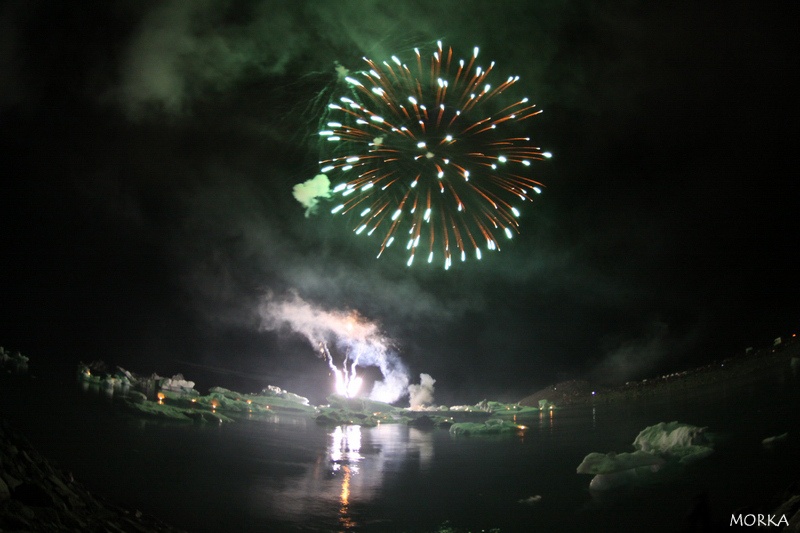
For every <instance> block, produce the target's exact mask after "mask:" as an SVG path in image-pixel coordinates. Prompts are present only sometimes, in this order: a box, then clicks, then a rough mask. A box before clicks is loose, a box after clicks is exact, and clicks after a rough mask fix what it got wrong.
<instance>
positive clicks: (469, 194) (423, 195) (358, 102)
mask: <svg viewBox="0 0 800 533" xmlns="http://www.w3.org/2000/svg"><path fill="white" fill-rule="evenodd" d="M415 52H416V58H415V59H414V61H413V63H412V64H411V66H408V65H407V64H406V63H404V62H402V61H401V60H400V59H399V58H397V57H396V56H392V58H391V62H389V61H384V62H382V63H381V64H378V63H376V62H375V61H373V60H371V59H367V58H364V61H365V62H366V63H367V65H368V66H369V69H368V70H365V71H361V72H358V73H353V74H352V75H350V74H349V73H346V72H340V74H341V75H342V78H343V81H344V83H345V84H346V87H347V89H348V94H347V95H346V96H342V97H340V98H339V99H338V100H336V101H333V102H332V103H330V104H329V106H328V113H327V114H326V117H325V118H324V120H323V129H321V130H320V131H319V135H320V136H321V138H322V146H323V153H324V155H323V157H324V159H323V160H322V161H320V165H321V166H322V173H324V174H326V175H328V176H329V177H330V179H331V181H332V183H333V184H334V187H333V191H332V192H333V194H334V197H338V198H341V200H340V201H339V202H338V203H337V205H336V206H335V207H334V208H333V209H332V210H331V212H332V213H334V214H336V213H340V214H349V215H351V216H352V217H353V218H354V219H356V220H357V223H356V225H355V227H354V232H355V233H356V234H359V235H360V234H366V235H372V234H373V233H376V232H378V234H379V235H381V236H382V241H381V244H380V251H379V253H378V257H380V256H381V254H383V253H384V251H385V250H386V249H387V248H388V247H390V246H391V245H392V244H393V243H394V242H395V241H396V240H399V239H402V240H405V239H406V238H407V240H406V242H404V243H403V244H402V245H401V246H405V247H406V249H407V251H408V254H409V255H408V265H409V266H411V264H412V263H413V262H414V258H415V256H416V255H417V254H419V253H422V254H424V255H425V256H427V261H428V262H429V263H431V262H433V261H434V260H435V259H436V258H437V257H440V258H441V259H440V260H442V261H443V263H444V268H445V269H448V268H450V266H451V265H452V262H453V259H454V258H456V259H460V260H461V261H464V260H466V258H467V256H468V255H474V256H475V257H476V258H477V259H480V258H481V248H482V247H485V248H486V249H487V250H499V249H500V244H499V237H500V236H501V235H502V236H504V237H506V238H509V239H510V238H512V237H513V235H514V234H515V233H518V232H519V221H518V219H519V216H520V211H519V209H518V208H517V207H516V205H518V204H519V203H520V202H524V201H530V200H531V199H532V197H533V196H534V195H535V194H539V193H541V191H542V187H543V185H542V184H541V183H539V182H538V181H536V180H534V179H531V178H529V177H526V176H525V175H524V174H525V173H526V172H527V169H528V167H529V166H530V165H531V162H532V161H535V160H539V159H542V158H547V157H550V154H549V153H547V152H542V151H540V149H539V148H537V147H535V146H533V145H532V144H531V141H530V138H528V137H515V136H507V134H504V132H505V131H506V130H508V129H510V124H512V123H517V122H521V121H524V120H527V119H529V118H531V117H533V116H535V115H537V114H539V113H540V112H541V111H537V110H535V109H534V108H535V106H534V105H533V104H530V103H529V102H528V99H527V98H523V99H521V100H517V101H515V102H513V103H511V104H510V105H505V106H502V105H497V103H498V102H499V101H500V100H499V99H498V97H499V96H500V95H502V94H503V93H504V92H505V91H506V90H507V89H509V87H511V86H512V85H513V84H514V83H515V82H517V81H518V79H519V77H509V78H508V79H507V80H505V81H504V82H502V83H500V84H499V85H497V86H496V87H493V86H492V85H490V84H489V83H488V81H487V79H488V78H489V75H490V73H491V71H492V69H493V67H494V62H492V63H491V64H490V65H489V67H488V68H486V69H484V68H482V67H480V66H477V65H476V62H477V58H478V48H475V49H474V52H473V54H472V57H471V58H470V59H469V60H468V61H464V60H463V59H462V60H454V59H453V50H452V48H448V49H447V50H444V49H443V48H442V44H441V42H439V43H438V47H437V49H436V50H435V51H434V53H433V55H432V56H431V58H430V61H428V60H427V59H425V58H423V56H422V55H420V52H419V50H417V49H415Z"/></svg>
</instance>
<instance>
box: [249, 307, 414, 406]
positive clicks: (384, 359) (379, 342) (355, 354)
mask: <svg viewBox="0 0 800 533" xmlns="http://www.w3.org/2000/svg"><path fill="white" fill-rule="evenodd" d="M260 315H261V327H262V329H265V330H270V331H281V330H289V331H292V332H294V333H299V334H300V335H302V336H304V337H305V338H306V339H307V340H308V342H309V343H310V344H311V345H312V346H313V347H314V348H315V349H323V355H322V357H323V358H324V357H325V355H324V353H325V352H324V350H325V349H326V348H327V346H328V345H331V346H334V347H335V349H336V350H337V351H338V352H339V353H341V354H344V359H345V363H343V365H342V370H347V369H348V368H352V369H353V371H355V368H356V367H365V366H372V367H377V368H378V369H379V370H380V372H381V374H382V375H383V380H382V381H377V382H375V384H374V385H373V388H372V392H371V393H370V395H369V397H370V399H373V400H377V401H381V402H387V403H391V402H394V401H397V400H398V399H400V398H402V397H403V396H405V395H406V394H407V389H408V383H409V377H408V370H407V369H406V367H405V365H404V364H403V362H402V361H401V360H400V358H399V357H398V355H397V354H396V353H395V352H394V351H393V350H392V348H391V344H392V342H391V339H389V338H388V337H386V336H385V335H384V334H383V333H382V332H381V330H380V328H379V327H378V325H377V324H375V323H374V322H370V321H368V320H366V319H364V318H363V317H361V316H360V315H359V314H358V313H356V312H343V311H329V310H326V309H322V308H320V307H318V306H315V305H312V304H310V303H308V302H306V301H305V300H303V299H302V298H300V297H299V296H298V295H296V294H294V295H292V296H291V297H290V298H288V299H284V300H276V299H274V298H271V297H268V298H267V300H266V301H265V302H264V303H263V305H262V306H261V308H260Z"/></svg>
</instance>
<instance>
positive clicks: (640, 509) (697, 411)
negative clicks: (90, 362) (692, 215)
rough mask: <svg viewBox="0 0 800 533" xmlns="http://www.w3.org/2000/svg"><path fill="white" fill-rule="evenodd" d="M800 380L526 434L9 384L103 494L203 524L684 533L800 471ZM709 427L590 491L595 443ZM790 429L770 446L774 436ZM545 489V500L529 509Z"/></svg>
mask: <svg viewBox="0 0 800 533" xmlns="http://www.w3.org/2000/svg"><path fill="white" fill-rule="evenodd" d="M798 385H800V378H798V376H797V375H795V374H794V373H793V372H792V371H791V369H790V368H788V366H787V368H785V369H782V370H780V371H778V372H775V373H773V374H771V375H770V376H768V377H766V378H765V379H763V380H761V381H759V382H757V383H754V384H752V385H750V386H747V387H744V388H737V389H735V390H734V389H731V390H723V391H720V392H717V393H715V394H713V395H696V396H693V397H688V398H687V397H682V398H674V399H670V400H667V401H662V402H659V403H648V404H642V405H637V406H629V407H624V408H620V407H611V406H605V405H600V404H598V405H596V406H595V407H586V408H579V409H578V408H576V409H562V410H557V411H555V412H554V413H552V415H550V414H549V413H547V414H544V415H543V416H541V417H536V418H533V419H529V420H526V421H521V420H518V422H520V423H524V424H526V425H527V426H528V429H527V430H526V431H525V433H524V435H523V436H521V437H519V438H516V437H515V438H502V439H497V438H495V439H485V438H452V437H451V436H450V435H449V433H448V432H447V431H446V430H417V429H414V428H409V427H406V426H400V425H383V426H378V427H375V428H360V427H357V426H344V427H337V428H325V427H320V426H318V425H317V424H316V423H315V422H314V421H313V420H306V419H303V418H296V417H291V416H283V415H278V416H273V417H271V418H268V419H259V420H249V421H240V422H238V423H233V424H225V425H221V426H211V427H207V426H196V425H164V424H160V423H153V422H150V421H145V420H142V419H137V418H134V417H131V416H129V415H128V414H127V413H126V412H125V411H124V410H123V409H121V408H120V406H119V405H118V404H116V403H115V402H114V401H113V400H111V399H109V398H107V397H104V396H102V395H100V394H96V393H93V392H91V391H83V390H81V388H80V386H79V385H77V384H76V383H72V382H69V381H68V380H65V381H64V382H63V383H61V382H57V381H51V380H46V379H24V378H11V377H8V376H5V377H3V378H2V379H0V402H2V408H1V410H0V414H1V415H2V416H3V417H4V418H7V419H9V421H11V422H12V423H13V424H14V425H15V426H16V427H17V428H19V429H21V430H22V431H23V432H24V433H25V434H26V435H27V436H28V438H29V440H31V442H32V443H33V444H34V446H36V447H37V448H38V449H39V450H40V451H41V452H43V453H44V454H45V455H46V456H48V457H49V458H51V459H52V460H53V461H55V462H56V463H57V464H58V465H59V466H61V467H62V468H64V469H66V470H69V471H72V472H73V474H74V475H75V477H76V478H77V479H78V480H80V481H82V482H83V483H84V484H85V485H87V486H88V487H89V488H90V490H92V491H93V492H95V493H98V494H102V495H104V496H106V497H107V498H109V499H111V500H112V501H117V502H119V503H121V504H123V505H124V506H126V507H131V508H136V509H140V510H143V511H146V512H149V513H152V514H155V515H157V516H160V517H162V518H163V519H165V520H167V521H170V522H172V523H173V524H175V525H176V526H179V527H183V528H185V529H187V530H188V531H196V532H229V531H244V532H262V531H263V532H271V531H278V532H280V531H387V532H392V531H408V532H417V531H436V530H438V529H439V527H440V526H441V525H442V524H444V523H445V522H448V521H449V523H450V524H451V525H453V526H455V527H459V528H464V529H470V530H472V531H480V530H482V529H490V528H499V529H500V530H501V531H503V532H511V531H582V532H583V531H599V532H602V531H622V530H624V531H648V532H656V531H670V532H671V531H677V530H680V529H681V527H682V526H683V525H684V524H685V523H686V517H687V515H688V514H689V512H690V511H691V509H692V508H693V506H694V505H695V503H696V501H697V498H698V496H699V495H701V494H704V493H705V494H707V495H708V497H709V501H710V507H711V512H712V516H713V517H714V518H715V519H717V520H719V521H722V522H724V523H727V522H728V520H729V519H730V514H731V513H733V512H735V511H737V510H738V509H740V508H742V507H744V506H747V505H760V504H762V503H765V502H767V501H768V500H769V499H770V497H771V496H773V495H775V494H777V493H780V492H781V491H782V490H783V489H785V488H786V487H787V486H788V485H789V484H790V483H791V482H793V481H795V480H799V479H800V453H798V452H800V449H799V448H800V416H799V415H798V408H799V407H800V392H798V391H799V390H800V387H798ZM671 420H679V421H681V422H686V423H690V424H695V425H700V426H708V427H709V431H712V432H714V433H715V434H716V435H717V436H718V439H717V443H716V451H715V453H714V454H713V455H712V456H711V457H709V458H707V459H704V460H702V461H701V462H698V463H696V464H693V465H690V466H689V467H687V468H685V470H684V471H682V472H680V473H678V474H677V475H673V476H670V477H665V478H663V479H660V481H659V482H658V483H655V484H652V485H648V486H644V487H636V488H628V489H621V490H617V491H613V492H606V493H594V492H590V491H589V488H588V486H589V481H590V479H591V477H590V476H585V475H578V474H576V473H575V469H576V467H577V466H578V464H580V462H581V460H582V459H583V457H584V456H586V455H587V454H588V453H590V452H609V451H616V452H628V451H633V448H632V446H631V444H632V442H633V440H634V438H635V437H636V435H637V434H638V433H639V431H641V430H642V429H644V428H645V427H646V426H648V425H652V424H655V423H658V422H662V421H671ZM786 431H788V432H789V433H790V438H789V440H788V441H787V442H786V443H785V444H784V445H783V446H779V447H776V448H775V449H765V448H764V447H763V446H762V445H761V440H762V439H763V438H765V437H768V436H771V435H776V434H779V433H783V432H786ZM531 496H541V500H540V501H538V502H535V503H533V504H525V503H520V500H524V499H526V498H529V497H531Z"/></svg>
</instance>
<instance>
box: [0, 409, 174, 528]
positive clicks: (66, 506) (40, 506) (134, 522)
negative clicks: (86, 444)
mask: <svg viewBox="0 0 800 533" xmlns="http://www.w3.org/2000/svg"><path fill="white" fill-rule="evenodd" d="M0 531H9V532H11V531H18V532H24V531H41V532H51V531H52V532H61V531H74V532H76V533H86V532H95V531H96V532H112V533H117V532H126V533H128V532H130V533H157V532H160V533H180V532H181V531H182V530H180V529H177V528H175V527H172V526H170V525H168V524H166V523H164V522H162V521H160V520H159V519H157V518H154V517H152V516H149V515H146V514H144V513H142V512H140V511H136V510H128V509H124V508H122V507H119V506H117V505H114V504H111V503H109V502H107V501H105V500H104V499H103V498H100V497H98V496H96V495H93V494H92V493H91V492H89V491H88V490H87V489H86V487H84V486H83V485H82V484H81V483H79V482H78V481H75V480H74V479H73V477H72V474H70V473H68V472H64V471H62V470H60V469H59V468H58V467H57V466H55V465H53V464H52V463H50V462H49V461H48V460H47V459H45V458H44V457H42V456H41V455H40V454H39V453H38V452H37V451H36V450H34V449H33V447H32V446H31V445H30V443H29V442H28V441H27V439H25V437H24V436H22V435H21V434H20V433H19V432H17V431H16V430H14V429H13V428H12V427H10V425H9V424H8V423H7V422H6V421H5V420H0Z"/></svg>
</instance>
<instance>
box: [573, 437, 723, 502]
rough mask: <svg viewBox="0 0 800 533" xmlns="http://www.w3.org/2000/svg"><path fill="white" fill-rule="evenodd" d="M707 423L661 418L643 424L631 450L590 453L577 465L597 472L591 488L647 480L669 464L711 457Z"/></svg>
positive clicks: (583, 470)
mask: <svg viewBox="0 0 800 533" xmlns="http://www.w3.org/2000/svg"><path fill="white" fill-rule="evenodd" d="M706 429H707V428H704V427H698V426H692V425H690V424H683V423H680V422H659V423H658V424H656V425H654V426H648V427H646V428H644V429H643V430H642V431H640V432H639V434H638V435H637V436H636V439H634V441H633V447H634V448H636V450H635V451H633V452H630V453H619V454H617V453H614V452H610V453H590V454H589V455H587V456H586V457H585V458H584V459H583V462H581V464H580V465H578V468H577V473H578V474H594V477H593V478H592V481H591V482H589V488H590V489H592V490H610V489H614V488H617V487H620V486H624V485H634V484H637V483H642V482H648V481H650V480H651V479H652V477H653V475H654V474H655V473H657V472H659V471H661V470H662V468H664V467H665V466H669V465H675V466H678V465H685V464H688V463H691V462H693V461H696V460H698V459H702V458H704V457H708V456H709V455H710V454H711V453H713V451H714V447H713V443H712V442H711V440H710V438H709V435H708V434H707V433H706Z"/></svg>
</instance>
